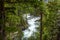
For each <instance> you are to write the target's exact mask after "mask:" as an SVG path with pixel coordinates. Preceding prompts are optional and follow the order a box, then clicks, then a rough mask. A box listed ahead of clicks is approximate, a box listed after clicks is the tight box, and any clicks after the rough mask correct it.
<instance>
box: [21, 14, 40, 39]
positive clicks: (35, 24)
mask: <svg viewBox="0 0 60 40" xmlns="http://www.w3.org/2000/svg"><path fill="white" fill-rule="evenodd" d="M24 15H25V14H24ZM26 18H27V22H28V24H29V27H28V28H27V29H26V30H24V31H23V34H24V36H23V37H22V40H24V38H26V40H28V38H29V37H30V36H31V35H32V34H33V33H34V32H37V30H36V27H38V25H39V24H40V23H39V22H36V21H37V20H39V19H40V17H35V16H32V15H30V14H27V17H26Z"/></svg>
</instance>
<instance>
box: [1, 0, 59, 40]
mask: <svg viewBox="0 0 60 40" xmlns="http://www.w3.org/2000/svg"><path fill="white" fill-rule="evenodd" d="M24 14H26V17H27V14H30V15H33V16H34V17H37V16H39V17H40V19H39V20H37V21H38V22H40V23H39V24H40V25H39V26H38V27H37V28H36V29H37V32H34V33H33V34H32V36H31V37H29V38H28V40H60V0H0V40H22V37H23V36H24V33H23V31H24V30H26V29H27V28H29V24H28V21H27V20H28V19H27V18H26V17H25V18H24V17H23V15H24ZM33 35H35V36H33ZM23 40H27V39H26V38H25V39H23Z"/></svg>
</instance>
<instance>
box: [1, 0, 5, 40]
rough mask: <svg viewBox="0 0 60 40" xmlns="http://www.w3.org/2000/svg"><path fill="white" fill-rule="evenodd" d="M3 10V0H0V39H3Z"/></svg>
mask: <svg viewBox="0 0 60 40" xmlns="http://www.w3.org/2000/svg"><path fill="white" fill-rule="evenodd" d="M4 27H5V12H4V0H0V40H5V30H4Z"/></svg>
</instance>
